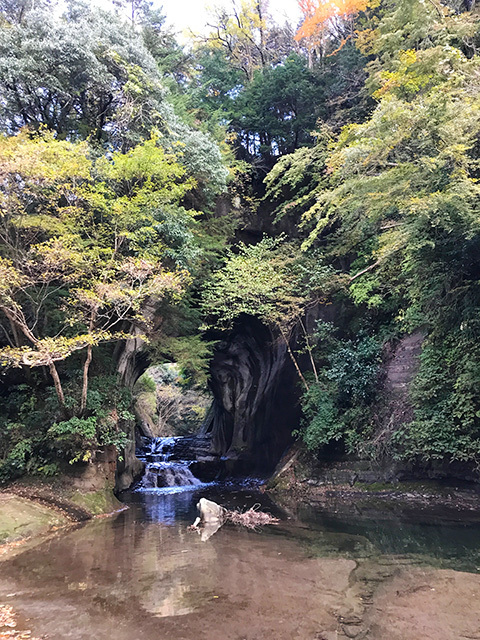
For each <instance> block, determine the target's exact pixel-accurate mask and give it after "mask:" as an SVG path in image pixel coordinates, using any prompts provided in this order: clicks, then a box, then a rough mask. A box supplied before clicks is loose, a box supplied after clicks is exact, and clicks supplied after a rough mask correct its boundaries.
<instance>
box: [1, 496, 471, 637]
mask: <svg viewBox="0 0 480 640" xmlns="http://www.w3.org/2000/svg"><path fill="white" fill-rule="evenodd" d="M202 495H203V496H206V497H209V498H211V499H212V500H215V501H216V502H218V503H220V504H222V505H224V506H225V507H227V508H248V507H249V506H252V505H253V504H255V503H256V502H259V501H262V508H263V509H265V510H268V511H271V512H272V513H274V515H278V516H281V517H282V523H281V525H279V526H278V527H271V528H265V529H263V530H262V531H261V532H260V533H256V532H252V531H247V530H245V529H241V528H238V527H234V526H232V525H225V526H223V527H221V528H218V529H216V530H215V531H213V528H212V529H211V530H210V529H206V530H204V531H203V532H202V533H201V535H200V536H199V535H197V534H196V533H195V532H192V531H188V525H189V524H191V523H192V522H193V520H194V519H195V516H196V503H197V502H198V499H199V497H200V496H202ZM124 499H125V500H126V501H127V502H128V503H129V505H130V509H128V510H126V511H124V512H122V513H119V514H118V515H117V516H116V517H114V518H109V519H102V520H97V521H94V522H90V523H87V524H86V525H85V526H82V527H79V528H77V529H76V530H73V531H71V532H70V533H68V534H67V535H62V536H59V537H58V538H56V539H52V540H51V541H49V542H47V543H44V544H42V545H41V546H39V547H37V548H34V549H32V550H30V551H27V552H25V553H24V554H22V555H20V556H17V557H15V558H12V559H11V560H9V561H8V562H5V563H3V564H2V565H1V575H0V600H1V599H2V598H5V597H6V594H10V593H16V594H17V595H16V596H15V597H14V599H13V602H12V604H14V605H15V606H16V607H17V608H19V610H20V611H21V612H22V613H24V614H25V615H27V616H28V617H30V618H32V619H33V621H34V623H35V624H34V625H32V623H30V628H32V626H33V630H34V632H35V634H36V635H42V634H48V636H49V638H50V639H51V640H56V639H58V640H65V639H67V638H69V639H73V640H87V638H88V640H90V639H91V638H92V637H94V638H95V639H96V640H111V638H112V637H115V640H127V638H128V640H137V639H138V640H139V639H140V638H148V639H149V640H163V639H166V638H172V639H178V640H193V639H195V640H198V639H200V640H243V639H246V640H260V639H262V640H263V639H266V638H269V639H272V640H273V639H274V640H314V638H319V637H322V636H321V635H320V634H323V636H324V637H327V638H329V637H332V638H333V637H338V638H342V637H343V636H342V635H337V636H334V635H333V634H335V633H339V624H340V623H339V620H340V619H342V620H344V619H348V616H350V619H357V618H359V617H362V616H363V617H364V618H365V619H366V617H365V616H366V614H365V605H364V602H365V601H366V599H365V598H366V596H365V593H364V592H362V591H361V590H359V587H358V585H363V586H362V588H364V586H365V585H370V584H374V585H376V586H377V585H378V584H380V583H381V580H383V579H384V578H385V576H389V575H393V570H392V568H391V567H392V566H394V567H404V566H406V565H408V566H410V565H412V566H416V567H418V566H419V565H420V564H421V565H422V566H423V565H426V564H430V565H434V566H442V567H454V568H458V567H459V566H461V568H463V569H465V568H468V570H470V571H472V572H474V571H476V566H480V564H478V548H479V544H478V540H479V536H478V533H479V528H478V525H476V524H472V523H470V524H469V523H463V524H462V523H447V524H445V525H442V526H440V525H438V523H437V526H436V527H432V526H429V524H428V522H414V521H408V519H407V521H405V520H402V519H396V518H395V517H392V518H389V517H386V516H385V514H383V516H382V512H381V511H379V512H377V515H376V517H375V518H372V512H370V513H369V517H368V518H367V517H363V516H362V514H358V513H356V514H353V515H348V513H347V514H342V513H334V512H330V511H328V510H326V509H312V510H308V509H304V508H302V509H300V510H299V512H298V513H291V515H290V518H291V519H290V520H289V519H288V516H287V514H286V513H285V512H283V511H282V510H281V509H279V508H278V507H276V506H275V505H274V504H273V503H272V502H271V501H269V499H268V498H266V497H265V496H261V497H259V496H258V494H255V493H254V492H252V491H249V492H248V491H247V492H246V491H243V492H231V491H227V490H226V489H225V488H222V487H210V488H208V490H207V489H205V488H202V489H200V490H199V491H195V490H194V491H183V492H177V493H174V492H169V491H163V492H158V491H156V492H141V493H132V494H126V495H125V497H124ZM297 518H298V519H297ZM213 533H215V535H213ZM408 554H410V555H408ZM362 572H363V573H362ZM379 576H380V577H379ZM476 578H477V576H472V579H476ZM375 588H376V587H375ZM368 597H369V598H370V599H371V595H369V596H368ZM362 603H363V604H362ZM355 616H357V618H355ZM362 620H363V618H362ZM342 624H343V623H342ZM362 624H363V623H362ZM372 628H373V627H372ZM329 633H330V634H331V635H330V636H329V635H328V634H329ZM368 637H370V636H368ZM373 637H374V636H372V638H373ZM383 640H384V638H383ZM405 640H411V638H408V639H407V638H406V639H405Z"/></svg>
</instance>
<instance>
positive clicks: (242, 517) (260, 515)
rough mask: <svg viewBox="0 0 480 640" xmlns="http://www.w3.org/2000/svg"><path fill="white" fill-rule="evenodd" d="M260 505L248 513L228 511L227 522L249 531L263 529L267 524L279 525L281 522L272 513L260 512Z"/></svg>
mask: <svg viewBox="0 0 480 640" xmlns="http://www.w3.org/2000/svg"><path fill="white" fill-rule="evenodd" d="M259 508H260V505H259V504H255V505H254V506H253V507H250V509H247V511H243V512H242V511H238V510H236V511H228V510H227V511H226V512H225V520H226V521H227V522H231V523H232V524H238V525H241V526H242V527H247V528H248V529H256V528H257V527H263V526H265V525H267V524H278V523H279V522H280V520H279V519H278V518H275V517H274V516H272V515H271V514H270V513H266V512H265V511H259Z"/></svg>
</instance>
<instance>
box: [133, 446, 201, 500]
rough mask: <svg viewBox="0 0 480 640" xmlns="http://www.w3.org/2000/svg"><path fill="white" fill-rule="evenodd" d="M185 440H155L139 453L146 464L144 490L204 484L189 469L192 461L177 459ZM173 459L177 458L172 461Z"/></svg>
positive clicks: (138, 455)
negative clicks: (182, 442)
mask: <svg viewBox="0 0 480 640" xmlns="http://www.w3.org/2000/svg"><path fill="white" fill-rule="evenodd" d="M182 440H183V438H182V437H181V436H179V437H171V438H154V439H153V440H151V442H150V443H149V445H147V446H146V447H144V448H142V449H141V450H140V451H138V452H137V457H138V458H139V459H141V460H144V461H145V463H146V468H145V475H144V476H143V478H142V487H143V488H144V489H153V488H164V487H192V486H196V485H200V484H202V482H201V480H199V479H198V478H196V477H195V476H194V475H193V473H192V472H191V471H190V469H189V465H190V461H188V460H181V459H178V458H177V455H178V451H181V441H182ZM172 458H175V459H174V460H172Z"/></svg>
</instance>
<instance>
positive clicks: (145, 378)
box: [135, 373, 157, 393]
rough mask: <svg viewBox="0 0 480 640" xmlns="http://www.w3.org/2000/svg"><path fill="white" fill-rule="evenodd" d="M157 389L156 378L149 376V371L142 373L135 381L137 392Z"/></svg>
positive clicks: (149, 391)
mask: <svg viewBox="0 0 480 640" xmlns="http://www.w3.org/2000/svg"><path fill="white" fill-rule="evenodd" d="M156 390H157V385H156V384H155V380H154V379H153V378H152V377H151V376H149V375H148V373H144V374H142V375H141V376H140V378H139V379H138V380H137V382H136V383H135V392H136V393H137V392H138V393H155V391H156Z"/></svg>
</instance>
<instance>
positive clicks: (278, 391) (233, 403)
mask: <svg viewBox="0 0 480 640" xmlns="http://www.w3.org/2000/svg"><path fill="white" fill-rule="evenodd" d="M210 386H211V390H212V393H213V397H214V402H213V406H212V410H211V412H210V415H209V418H208V419H207V421H206V424H205V427H204V433H208V434H211V437H212V448H211V451H212V453H213V454H214V455H217V456H219V457H221V458H222V461H223V462H224V465H225V471H226V472H227V473H231V474H244V473H252V472H256V473H268V472H269V471H271V470H273V468H274V467H275V465H276V463H277V462H278V460H279V459H280V457H281V456H282V454H283V453H284V451H285V450H286V448H287V447H288V446H289V445H290V444H291V442H292V435H291V434H292V430H293V429H294V428H296V426H297V425H298V421H299V418H300V408H299V403H298V398H299V393H300V389H299V386H298V379H297V376H296V373H295V369H294V367H293V364H292V362H291V360H290V358H289V355H288V352H287V348H286V345H285V343H284V341H283V340H282V338H278V337H275V336H274V335H272V332H271V331H270V329H268V328H267V327H265V326H264V325H263V324H262V323H261V322H259V321H258V320H256V319H255V318H252V317H250V316H243V317H241V318H240V321H239V322H238V323H237V324H236V326H235V328H234V329H233V331H232V332H231V334H230V335H229V337H228V338H227V339H226V340H225V341H224V342H222V343H221V344H220V345H219V347H218V348H217V350H216V352H215V355H214V358H213V361H212V364H211V382H210Z"/></svg>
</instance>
